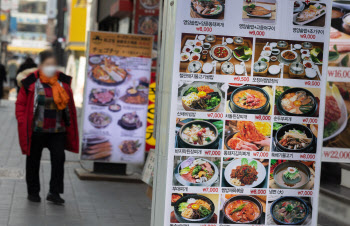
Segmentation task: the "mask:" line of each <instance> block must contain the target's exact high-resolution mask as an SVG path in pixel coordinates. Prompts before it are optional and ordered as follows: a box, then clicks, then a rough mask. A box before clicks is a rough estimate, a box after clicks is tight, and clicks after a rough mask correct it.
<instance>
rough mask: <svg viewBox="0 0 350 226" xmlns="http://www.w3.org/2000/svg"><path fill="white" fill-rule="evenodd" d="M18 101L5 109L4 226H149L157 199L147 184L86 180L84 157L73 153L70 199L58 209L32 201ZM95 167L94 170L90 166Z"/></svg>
mask: <svg viewBox="0 0 350 226" xmlns="http://www.w3.org/2000/svg"><path fill="white" fill-rule="evenodd" d="M14 106H15V105H14V102H13V101H2V103H1V106H0V125H1V126H0V134H1V135H0V226H6V225H11V226H55V225H59V226H83V225H84V226H85V225H86V226H90V225H91V226H96V225H103V226H109V225H123V226H134V225H138V226H148V225H150V220H151V219H150V217H151V200H150V199H149V198H148V197H147V196H146V195H145V191H146V188H147V186H146V185H145V184H141V183H118V182H104V181H82V180H80V179H79V178H78V177H77V176H76V174H75V173H74V169H75V168H79V167H80V164H79V161H78V159H79V157H78V155H75V154H71V153H69V152H66V153H67V161H66V164H65V187H64V195H63V196H62V197H63V198H65V200H66V204H65V205H64V206H57V205H53V204H50V203H47V202H46V201H45V200H42V202H41V203H32V202H28V200H27V191H26V184H25V180H24V167H25V157H24V156H22V154H21V151H20V148H19V145H18V136H17V128H16V126H14V125H16V123H17V122H16V118H15V115H14V111H15V108H14ZM49 160H50V156H49V151H48V150H47V149H46V150H44V152H43V158H42V161H41V164H42V165H41V172H40V173H41V188H42V189H41V193H40V196H41V197H42V199H43V198H45V197H46V195H47V192H48V184H49V178H50V172H51V166H50V162H49ZM85 167H87V168H90V167H91V165H88V164H85Z"/></svg>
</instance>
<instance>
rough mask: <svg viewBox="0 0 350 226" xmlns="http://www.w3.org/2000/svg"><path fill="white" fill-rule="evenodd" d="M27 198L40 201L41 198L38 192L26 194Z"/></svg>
mask: <svg viewBox="0 0 350 226" xmlns="http://www.w3.org/2000/svg"><path fill="white" fill-rule="evenodd" d="M27 198H28V200H29V201H31V202H41V198H40V196H39V195H38V194H35V195H33V194H31V195H28V197H27Z"/></svg>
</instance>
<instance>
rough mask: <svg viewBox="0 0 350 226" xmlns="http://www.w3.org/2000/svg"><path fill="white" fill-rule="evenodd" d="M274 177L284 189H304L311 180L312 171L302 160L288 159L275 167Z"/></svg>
mask: <svg viewBox="0 0 350 226" xmlns="http://www.w3.org/2000/svg"><path fill="white" fill-rule="evenodd" d="M273 179H274V180H275V184H276V185H277V186H278V187H280V188H282V189H303V188H305V187H306V185H307V184H308V183H309V182H310V180H311V171H310V169H309V167H308V166H307V165H305V164H304V163H302V162H297V161H287V162H283V163H281V164H279V165H278V166H277V167H276V168H275V169H274V171H273Z"/></svg>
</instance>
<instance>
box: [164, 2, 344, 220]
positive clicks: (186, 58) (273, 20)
mask: <svg viewBox="0 0 350 226" xmlns="http://www.w3.org/2000/svg"><path fill="white" fill-rule="evenodd" d="M242 2H243V10H242V14H240V15H241V19H242V20H243V21H246V23H247V26H241V24H240V25H239V29H238V30H235V31H232V32H229V31H227V28H226V27H225V28H224V27H223V26H217V27H215V26H216V25H214V24H218V23H224V25H225V26H229V25H231V24H230V23H226V22H227V20H228V19H231V18H232V17H235V16H236V15H230V14H229V13H228V12H229V9H228V7H229V6H231V5H230V4H231V3H229V2H227V1H219V0H210V1H199V0H191V1H184V2H182V3H181V4H180V6H179V7H183V8H184V5H185V4H186V5H187V4H190V7H191V10H190V17H191V18H192V19H193V20H195V21H197V20H198V21H202V22H203V21H205V20H207V21H213V26H212V28H213V29H211V30H207V31H208V32H201V30H200V29H195V26H193V29H192V32H191V29H189V27H186V29H181V27H180V29H179V27H177V30H180V33H178V34H177V35H176V42H175V46H176V47H178V48H175V49H176V50H175V53H174V54H175V56H174V65H176V66H175V67H174V73H173V91H172V93H173V99H172V100H176V103H173V104H172V112H173V113H172V120H173V121H172V122H171V131H170V139H171V141H172V142H170V143H171V144H172V145H171V147H170V149H169V166H171V167H170V168H168V177H169V178H168V179H169V180H168V182H169V181H170V182H171V186H170V187H171V188H170V187H169V188H168V189H169V190H168V192H167V196H168V197H167V200H171V201H169V202H167V203H166V205H168V206H169V209H168V212H167V213H168V217H167V218H166V219H167V221H166V223H169V221H170V225H173V226H177V225H198V224H201V225H219V224H220V225H233V224H242V225H243V224H245V225H247V224H248V225H286V224H293V225H314V224H315V222H316V219H315V216H314V215H315V213H317V196H318V194H317V193H318V189H319V184H318V179H319V177H320V175H319V162H320V152H321V146H322V145H320V144H322V136H321V135H322V133H323V131H321V130H319V124H318V123H319V120H321V121H322V120H323V113H322V111H320V109H322V108H323V107H324V105H325V101H324V99H325V98H324V97H325V95H324V94H325V90H324V88H323V87H324V86H323V85H324V84H325V83H326V75H325V72H326V70H325V69H326V64H327V63H328V60H327V58H328V57H327V56H328V49H327V48H328V46H327V44H328V43H327V38H328V37H327V35H324V32H325V31H327V30H328V29H327V28H326V22H327V20H326V17H327V16H329V15H328V13H327V12H328V9H329V8H328V5H329V4H328V3H330V1H322V0H321V1H310V2H309V3H306V2H305V1H290V2H289V3H288V4H287V5H288V7H287V8H288V9H286V8H284V9H282V8H281V5H280V4H279V3H280V2H279V1H278V0H260V1H255V0H242ZM239 5H240V4H239ZM235 10H236V9H235ZM239 10H240V11H241V9H239ZM282 11H283V12H282ZM287 11H288V13H289V14H288V15H290V16H292V21H290V24H289V25H288V26H286V27H287V28H290V29H291V31H290V33H293V34H291V35H289V36H288V38H286V37H285V35H284V34H283V35H282V34H281V35H276V36H273V37H271V36H270V35H269V34H268V33H269V32H268V31H266V33H267V35H266V37H263V36H264V35H265V34H264V35H262V33H260V35H259V34H258V35H257V33H255V34H253V33H251V32H248V33H247V32H246V31H245V29H246V28H247V29H249V26H250V25H249V23H252V24H254V23H255V25H254V27H260V28H261V27H263V26H257V25H256V24H265V25H268V26H272V27H275V28H276V27H278V26H279V25H280V23H282V22H283V23H284V22H285V18H283V17H281V16H280V15H282V14H283V13H286V12H287ZM187 12H188V11H186V13H187ZM311 12H312V13H311ZM179 14H180V15H181V12H180V13H179ZM311 14H312V15H311ZM187 17H188V15H187V16H186V18H187ZM288 18H289V17H288ZM214 21H215V23H214ZM217 21H218V22H217ZM238 23H239V22H238ZM185 25H186V24H185ZM177 26H179V25H177ZM187 26H188V24H187ZM252 26H253V25H252ZM252 26H251V27H252ZM197 28H198V27H197ZM214 28H216V29H214ZM214 30H215V32H212V31H214ZM256 30H258V29H256V28H255V29H254V31H256ZM311 30H312V31H314V32H316V33H317V35H316V33H312V32H311V33H312V34H307V35H306V36H304V35H303V34H304V31H307V32H309V31H311ZM181 31H183V32H181ZM216 31H217V32H216ZM264 32H265V31H264ZM272 33H273V32H272ZM272 33H271V34H272ZM247 34H249V35H247ZM273 34H274V33H273ZM296 35H298V36H296ZM280 37H284V38H280ZM295 37H298V38H295ZM324 59H325V60H324ZM337 85H338V87H339V86H340V85H339V84H337ZM329 86H332V84H330V85H329ZM332 91H333V92H334V90H332ZM343 96H344V95H343ZM328 99H330V98H328ZM332 100H333V99H330V102H331V101H332ZM339 111H341V110H339ZM333 121H336V120H335V119H333ZM331 122H332V121H331ZM329 125H330V126H329V128H326V129H327V130H328V131H330V132H329V134H331V135H332V133H335V132H334V131H332V127H331V126H333V125H335V123H331V124H329ZM337 126H338V127H337V128H336V129H334V130H337V129H338V128H339V126H341V125H337ZM333 127H335V126H333ZM322 128H323V127H322ZM169 172H170V173H169ZM168 184H169V183H168ZM167 208H168V207H167Z"/></svg>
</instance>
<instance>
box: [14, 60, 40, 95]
mask: <svg viewBox="0 0 350 226" xmlns="http://www.w3.org/2000/svg"><path fill="white" fill-rule="evenodd" d="M37 67H38V66H37V65H36V63H34V60H33V59H32V58H30V57H27V58H26V60H25V61H24V62H23V63H22V64H21V65H20V66H19V68H18V70H17V73H16V75H17V76H16V77H15V80H16V81H15V84H16V87H17V93H19V89H20V87H21V86H22V84H21V81H22V80H23V79H25V78H26V77H27V76H28V75H30V74H31V73H33V72H34V71H36V70H37Z"/></svg>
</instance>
